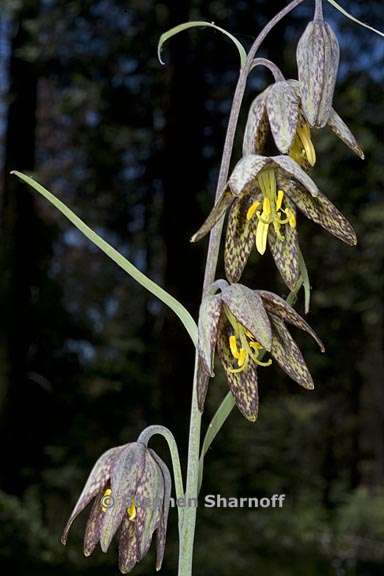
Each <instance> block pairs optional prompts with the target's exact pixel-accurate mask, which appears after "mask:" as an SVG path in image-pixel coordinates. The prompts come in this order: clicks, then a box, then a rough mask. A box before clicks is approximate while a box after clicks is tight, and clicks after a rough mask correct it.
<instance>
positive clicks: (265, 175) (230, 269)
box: [192, 154, 357, 290]
mask: <svg viewBox="0 0 384 576" xmlns="http://www.w3.org/2000/svg"><path fill="white" fill-rule="evenodd" d="M229 208H230V213H229V221H228V226H227V233H226V240H225V253H224V262H225V271H226V275H227V278H228V280H229V281H230V282H237V281H238V280H239V279H240V277H241V274H242V272H243V269H244V267H245V264H246V262H247V260H248V257H249V255H250V252H251V250H252V247H253V246H256V249H257V251H258V252H259V253H260V254H264V253H265V250H266V247H267V243H268V245H269V247H270V250H271V252H272V255H273V258H274V260H275V263H276V265H277V268H278V270H279V271H280V274H281V276H282V278H283V280H284V282H285V283H286V285H287V286H288V287H289V288H290V289H291V290H292V289H294V288H295V285H296V283H297V281H298V280H299V278H300V261H299V245H298V235H297V227H296V209H297V208H298V209H299V210H300V211H301V212H303V213H304V214H305V215H306V216H307V217H308V218H310V219H311V220H313V221H314V222H316V223H317V224H320V226H322V227H323V228H324V229H325V230H327V231H328V232H330V233H331V234H333V235H334V236H336V237H337V238H339V239H340V240H342V241H343V242H345V243H347V244H350V245H354V244H356V241H357V240H356V234H355V232H354V230H353V228H352V226H351V224H350V223H349V222H348V220H347V219H346V218H345V217H344V216H343V215H342V214H341V213H340V212H339V211H338V210H337V208H336V207H335V206H334V205H333V204H332V202H330V201H329V200H328V198H327V197H326V196H324V194H322V193H321V192H320V190H319V189H318V187H317V186H316V184H315V183H314V182H313V180H312V179H311V178H310V177H309V176H308V174H307V173H306V172H305V171H304V170H303V169H302V168H301V167H300V166H299V165H298V164H297V163H296V162H295V161H294V160H293V159H292V158H290V157H289V156H273V157H267V156H258V155H255V154H251V155H249V156H245V157H244V158H242V159H241V160H240V162H238V164H237V165H236V166H235V169H234V171H233V173H232V175H231V177H230V179H229V181H228V184H227V185H226V187H225V189H224V192H223V194H222V195H221V197H220V198H219V200H218V202H217V203H216V204H215V206H214V208H213V209H212V211H211V213H210V214H209V216H208V218H207V219H206V221H205V222H204V224H203V225H202V227H201V228H200V229H199V230H198V232H197V233H196V234H195V235H194V236H193V237H192V241H193V242H194V241H197V240H199V239H200V238H202V237H203V236H204V235H205V234H207V233H208V232H209V231H210V230H211V229H212V227H213V226H214V225H215V224H216V223H217V222H218V221H219V220H220V218H221V217H222V216H223V215H224V214H225V212H226V211H227V210H228V209H229Z"/></svg>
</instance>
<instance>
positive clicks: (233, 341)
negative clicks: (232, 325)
mask: <svg viewBox="0 0 384 576" xmlns="http://www.w3.org/2000/svg"><path fill="white" fill-rule="evenodd" d="M229 348H230V350H231V352H232V356H233V357H234V358H236V360H237V359H238V358H239V356H240V352H241V351H240V352H239V349H238V347H237V340H236V336H233V335H232V336H230V337H229Z"/></svg>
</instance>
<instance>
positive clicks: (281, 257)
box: [268, 197, 300, 290]
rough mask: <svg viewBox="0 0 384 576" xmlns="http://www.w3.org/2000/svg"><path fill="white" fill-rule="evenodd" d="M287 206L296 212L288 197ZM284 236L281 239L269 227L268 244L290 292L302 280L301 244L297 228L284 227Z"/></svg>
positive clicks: (271, 227)
mask: <svg viewBox="0 0 384 576" xmlns="http://www.w3.org/2000/svg"><path fill="white" fill-rule="evenodd" d="M285 204H286V206H287V207H288V208H290V210H292V212H294V213H295V212H296V210H295V208H294V205H293V203H291V202H289V201H288V199H287V197H286V199H285ZM282 233H283V235H284V238H283V239H280V238H279V237H278V236H277V234H276V232H275V229H274V228H273V226H270V227H269V232H268V244H269V247H270V249H271V253H272V256H273V258H274V260H275V263H276V266H277V268H278V270H279V272H280V274H281V277H282V278H283V280H284V282H285V284H286V285H287V286H288V288H289V289H290V290H293V289H294V288H295V286H296V284H297V282H298V281H299V279H300V261H299V242H298V237H297V230H296V228H291V227H290V226H289V225H286V226H284V230H282Z"/></svg>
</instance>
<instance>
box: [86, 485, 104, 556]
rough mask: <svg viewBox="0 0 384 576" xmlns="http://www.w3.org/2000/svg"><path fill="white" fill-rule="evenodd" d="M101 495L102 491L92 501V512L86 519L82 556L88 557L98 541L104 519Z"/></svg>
mask: <svg viewBox="0 0 384 576" xmlns="http://www.w3.org/2000/svg"><path fill="white" fill-rule="evenodd" d="M103 494H104V489H102V490H101V491H100V492H99V494H98V495H97V496H96V498H95V500H94V501H93V506H92V510H91V513H90V515H89V517H88V521H87V526H86V528H85V534H84V556H90V555H91V554H92V552H93V551H94V549H95V547H96V545H97V543H98V542H99V540H100V534H101V526H102V523H103V519H104V513H103V510H102V498H103Z"/></svg>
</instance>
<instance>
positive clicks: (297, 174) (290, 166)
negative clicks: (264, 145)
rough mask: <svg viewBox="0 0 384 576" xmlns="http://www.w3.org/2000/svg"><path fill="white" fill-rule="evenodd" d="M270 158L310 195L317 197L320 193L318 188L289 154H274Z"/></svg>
mask: <svg viewBox="0 0 384 576" xmlns="http://www.w3.org/2000/svg"><path fill="white" fill-rule="evenodd" d="M272 159H273V161H274V162H275V163H276V164H277V165H278V166H279V168H281V169H282V170H283V172H285V173H286V174H289V175H290V176H293V178H294V179H295V180H297V181H298V182H299V183H300V184H302V186H304V188H305V189H306V190H308V192H309V193H310V194H311V195H312V196H314V197H317V196H318V195H319V194H320V190H319V189H318V187H317V185H316V184H315V182H314V181H313V180H312V178H311V177H310V176H308V174H307V173H306V172H305V171H304V170H303V169H302V168H301V166H299V165H298V163H297V162H295V161H294V160H293V159H292V158H290V157H289V156H274V157H273V158H272Z"/></svg>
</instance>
